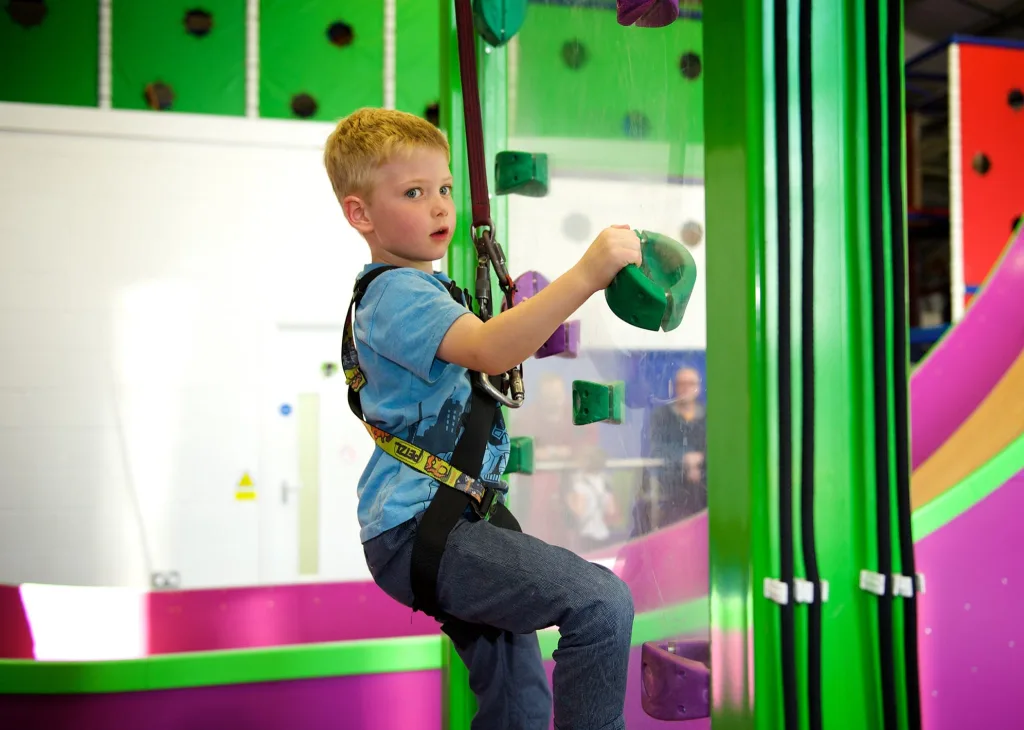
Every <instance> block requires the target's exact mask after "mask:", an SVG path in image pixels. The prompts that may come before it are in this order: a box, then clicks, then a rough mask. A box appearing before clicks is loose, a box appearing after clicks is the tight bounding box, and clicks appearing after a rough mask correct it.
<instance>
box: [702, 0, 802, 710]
mask: <svg viewBox="0 0 1024 730" xmlns="http://www.w3.org/2000/svg"><path fill="white" fill-rule="evenodd" d="M764 1H765V0H719V1H718V2H713V3H708V4H707V6H706V7H705V8H704V57H705V66H706V68H707V72H706V76H705V77H704V82H705V86H706V88H707V90H708V94H707V98H706V99H705V107H704V109H705V121H704V128H705V129H706V130H707V131H706V135H705V142H704V144H705V152H706V158H705V163H704V164H705V168H706V171H707V180H706V186H705V188H706V211H707V212H706V220H707V224H706V229H707V237H708V238H707V240H708V242H709V243H708V246H707V261H706V264H705V265H706V267H707V283H708V286H707V333H708V343H707V371H708V389H709V391H711V392H714V394H715V397H714V398H713V399H711V400H709V403H708V406H709V407H708V414H707V439H708V441H707V465H708V467H707V472H708V529H709V545H708V555H709V562H710V565H709V569H710V576H709V577H710V586H709V602H710V607H711V637H712V641H711V683H712V686H713V687H716V688H717V689H716V691H715V701H714V702H713V704H712V707H711V725H712V727H713V728H714V729H715V730H753V729H754V728H756V729H757V730H769V728H780V727H783V724H782V722H781V714H780V713H781V710H780V704H779V700H780V696H779V695H780V687H781V682H780V677H779V674H780V672H779V646H778V619H777V612H776V610H775V607H774V606H773V605H772V604H770V603H768V602H767V601H764V600H762V599H761V598H760V596H761V585H762V581H763V579H764V577H765V576H768V575H773V574H775V573H776V572H777V568H776V567H775V566H776V565H777V553H776V552H775V550H774V548H773V544H774V542H775V540H774V537H773V535H772V525H773V524H775V523H776V522H777V519H776V518H775V516H774V512H775V510H774V508H773V504H774V502H775V500H776V496H775V493H776V489H777V486H776V485H775V483H774V478H773V476H772V469H773V465H772V463H771V456H770V454H769V444H768V434H769V432H770V431H771V430H772V428H773V427H774V423H775V422H776V418H777V416H776V414H775V412H774V410H773V408H772V404H770V403H769V401H768V397H767V390H768V351H767V347H766V340H767V336H768V323H767V321H766V315H767V313H766V311H765V307H764V298H765V297H763V296H760V295H759V293H760V292H766V284H767V279H768V272H767V271H766V270H765V237H766V236H767V222H766V219H765V216H766V207H767V205H768V201H767V200H766V195H767V193H766V191H765V165H766V154H767V153H766V150H765V135H766V131H765V127H766V124H767V120H766V116H767V110H766V109H765V103H766V94H765V89H764V83H763V78H764V75H765V73H766V71H765V67H766V66H767V67H769V68H770V66H771V64H770V62H769V60H768V49H767V48H765V39H764V36H765V35H766V33H765V30H764V25H763V22H764V19H763V4H764ZM769 15H770V14H769ZM711 241H715V242H716V243H715V245H711V243H710V242H711ZM755 687H756V690H755ZM755 691H756V695H757V701H756V703H755V701H754V695H755Z"/></svg>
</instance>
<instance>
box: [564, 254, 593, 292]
mask: <svg viewBox="0 0 1024 730" xmlns="http://www.w3.org/2000/svg"><path fill="white" fill-rule="evenodd" d="M566 274H567V275H568V276H569V277H570V278H572V279H573V281H574V282H575V283H576V284H577V285H578V286H580V287H581V288H582V289H583V290H584V291H585V292H586V296H587V297H588V298H589V297H591V296H592V295H594V294H596V293H597V292H598V291H600V290H601V286H600V285H599V284H596V283H595V282H594V277H592V276H591V275H590V274H589V273H588V272H587V269H586V266H585V265H584V263H583V261H577V262H576V263H575V264H574V265H573V267H572V268H571V269H569V271H567V272H566Z"/></svg>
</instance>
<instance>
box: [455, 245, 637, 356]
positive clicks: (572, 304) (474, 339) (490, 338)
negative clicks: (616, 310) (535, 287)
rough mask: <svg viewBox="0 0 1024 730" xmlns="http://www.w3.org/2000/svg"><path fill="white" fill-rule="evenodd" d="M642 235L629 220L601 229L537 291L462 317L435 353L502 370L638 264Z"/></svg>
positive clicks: (545, 338)
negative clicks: (507, 305) (491, 311)
mask: <svg viewBox="0 0 1024 730" xmlns="http://www.w3.org/2000/svg"><path fill="white" fill-rule="evenodd" d="M640 261H641V257H640V239H639V238H637V236H636V234H635V233H633V232H632V231H631V230H629V228H628V226H613V227H611V228H606V229H605V230H603V231H602V232H601V233H600V234H599V235H598V237H597V238H596V239H595V240H594V242H593V243H592V244H591V245H590V248H588V249H587V252H586V253H585V254H583V258H581V259H580V260H579V262H577V263H576V265H575V266H573V267H572V268H571V269H569V271H567V272H566V273H564V274H562V276H560V277H558V278H557V279H555V280H554V281H553V282H551V283H550V284H549V285H548V286H546V287H544V288H543V289H542V290H541V291H540V292H539V293H538V294H537V295H536V296H533V297H530V298H529V299H527V300H526V301H524V302H522V303H520V304H517V305H516V306H514V307H512V308H511V309H509V310H507V311H505V312H501V313H500V314H498V315H496V316H495V317H494V318H492V319H490V320H488V321H487V322H481V321H480V320H479V319H477V318H476V317H460V318H459V319H458V320H456V321H455V323H454V324H453V325H452V326H451V327H450V328H449V329H448V332H447V334H446V335H445V337H444V339H443V340H442V341H441V345H440V347H439V348H438V350H437V356H438V358H440V359H441V360H444V361H446V362H450V363H455V364H456V365H461V366H462V367H465V368H468V369H469V370H476V371H478V372H482V373H486V374H487V375H500V374H501V373H504V372H506V371H507V370H510V369H511V368H514V367H515V366H516V365H518V364H519V363H521V362H523V361H524V360H526V359H527V358H529V357H530V356H531V355H533V354H534V353H535V352H536V351H537V350H539V349H540V346H541V345H543V344H544V343H545V342H547V340H548V338H549V337H551V335H552V334H553V333H554V331H555V330H556V329H558V325H560V324H562V323H563V322H564V321H565V320H567V319H568V318H569V317H571V316H572V314H573V312H575V311H576V310H577V309H579V308H580V307H581V306H582V305H583V303H584V302H586V301H587V299H589V298H590V297H591V295H593V294H594V292H597V291H600V290H601V289H604V288H605V287H607V286H608V284H609V283H610V282H611V280H612V279H613V278H614V277H615V275H616V274H617V273H619V271H620V270H621V269H622V268H623V267H625V266H627V265H628V264H639V263H640Z"/></svg>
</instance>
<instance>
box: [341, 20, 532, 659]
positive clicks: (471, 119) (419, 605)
mask: <svg viewBox="0 0 1024 730" xmlns="http://www.w3.org/2000/svg"><path fill="white" fill-rule="evenodd" d="M471 3H472V0H456V2H455V19H456V28H457V32H458V42H459V66H460V69H461V75H462V91H463V107H464V112H465V127H466V147H467V153H468V160H469V182H470V195H471V200H472V215H473V222H472V225H471V228H470V231H471V235H472V239H473V245H474V247H475V248H476V252H477V268H476V303H477V312H474V314H475V315H476V316H478V317H479V318H480V319H481V320H483V321H485V322H486V321H487V320H488V319H490V318H491V316H492V311H493V302H492V298H491V297H492V294H491V267H493V268H494V273H495V274H496V275H497V277H498V284H499V286H500V288H501V291H502V294H503V295H504V297H503V298H504V301H503V303H502V308H503V309H505V308H511V307H512V306H513V304H514V302H513V297H514V295H515V292H516V286H515V283H514V282H513V281H512V277H511V276H510V275H509V273H508V269H506V267H505V259H504V256H503V255H502V252H501V247H500V246H499V245H498V244H497V242H496V239H495V226H494V222H493V221H492V220H491V210H490V203H489V197H488V192H487V171H486V168H485V157H484V144H483V129H482V119H481V114H480V93H479V88H478V85H477V84H478V82H477V72H476V51H475V40H476V39H475V37H474V22H473V9H472V4H471ZM395 268H397V267H395V266H379V267H376V268H374V269H372V270H370V271H368V272H366V273H365V274H364V275H362V276H361V277H359V279H358V280H357V281H356V285H355V289H354V290H353V294H352V300H351V302H350V304H349V308H348V313H347V314H346V317H345V331H344V334H343V336H342V353H341V360H342V367H343V368H344V371H345V382H346V383H347V384H348V386H349V391H348V400H349V407H350V408H351V409H352V412H353V413H355V415H356V416H357V417H358V418H359V420H360V421H362V422H363V425H364V426H365V427H366V430H367V432H368V433H369V434H370V436H371V437H372V438H373V440H374V443H375V444H376V445H377V447H378V448H380V449H381V450H382V451H384V452H385V453H387V454H389V455H390V456H392V457H394V458H395V459H396V460H398V461H400V462H401V463H403V464H405V465H406V466H408V467H410V468H412V469H415V470H416V471H418V472H420V473H421V474H424V475H426V476H428V477H430V478H431V479H433V480H435V481H436V482H437V484H438V489H437V492H436V493H435V494H434V497H433V498H432V499H431V500H430V504H429V506H428V507H427V510H426V512H425V513H424V515H423V518H422V520H421V522H420V525H419V527H418V528H417V530H416V538H415V541H414V543H413V550H412V561H411V562H412V565H411V573H410V578H411V582H412V590H413V610H414V611H423V613H425V614H427V615H428V616H432V617H433V618H434V619H436V620H437V621H439V622H441V630H442V631H444V632H445V633H446V634H447V635H448V636H449V637H451V639H452V641H453V642H454V643H455V645H456V646H459V647H464V646H468V645H469V644H470V643H472V642H473V641H475V640H476V639H478V638H479V637H485V638H487V639H488V640H490V641H494V640H496V639H497V638H498V636H500V634H501V631H500V630H499V629H496V628H494V627H493V626H485V625H482V624H474V623H469V622H466V621H463V620H461V619H457V618H455V617H453V616H450V615H448V614H447V613H445V612H444V611H443V610H442V609H441V607H440V605H439V603H438V596H437V578H438V572H439V570H440V568H441V559H442V557H443V555H444V550H445V546H446V544H447V541H448V536H449V534H450V533H451V531H452V529H454V527H455V525H456V523H457V522H458V521H459V519H461V518H462V517H463V516H464V515H466V514H467V512H468V511H469V510H472V512H473V513H475V514H476V515H477V517H479V518H480V519H483V520H487V521H488V522H490V523H491V524H492V525H494V526H496V527H499V528H503V529H508V530H514V531H516V532H522V528H521V527H520V525H519V522H518V521H517V520H516V518H515V517H514V516H513V515H512V513H511V512H510V511H509V510H508V508H507V507H505V505H504V504H503V503H502V502H501V501H499V500H498V498H497V495H498V493H497V490H496V489H495V488H494V487H492V486H489V485H487V484H485V483H484V482H483V480H482V479H481V478H480V474H481V471H482V467H483V461H484V456H485V454H486V450H487V444H488V441H489V439H490V437H491V434H492V433H493V431H495V430H496V429H501V430H504V427H505V423H504V418H503V416H502V414H501V410H500V409H499V408H498V404H499V403H500V404H502V405H505V406H508V407H509V408H518V407H519V406H521V405H522V404H523V401H524V400H525V397H526V391H525V388H524V385H523V366H522V363H520V364H519V365H517V366H516V367H514V368H512V369H511V370H509V371H508V372H506V373H504V374H502V375H500V376H494V377H492V376H489V375H485V374H484V373H480V372H476V371H472V370H467V377H468V378H469V381H470V398H469V402H468V403H467V414H468V415H467V416H466V417H465V419H464V423H463V428H462V434H461V435H460V436H459V437H458V440H457V441H456V443H455V448H454V451H453V452H452V456H451V459H450V460H447V461H446V460H445V459H442V458H441V457H439V456H437V455H436V454H431V453H429V452H427V451H425V450H424V449H422V448H420V447H418V446H416V445H414V444H412V443H410V442H409V441H406V440H405V439H402V438H399V437H398V436H395V435H394V434H390V433H388V432H386V431H384V430H382V429H380V428H377V427H376V426H373V425H371V424H370V423H368V422H367V421H366V419H365V417H364V414H363V409H362V405H361V403H360V396H359V392H360V391H361V390H362V389H363V387H365V385H366V376H365V375H364V373H363V372H362V370H361V369H360V367H359V357H358V352H357V351H356V341H355V334H354V330H353V318H354V317H355V313H356V310H357V308H358V307H359V302H360V301H361V300H362V298H363V295H364V294H365V293H366V290H367V288H368V287H369V286H370V284H371V283H372V282H373V281H374V280H375V279H376V278H377V277H378V276H381V275H384V274H386V273H387V272H388V271H391V270H393V269H395ZM447 288H448V292H449V294H450V295H451V296H452V298H453V299H455V301H457V302H459V303H460V304H462V305H464V306H466V307H467V309H468V310H469V311H470V312H473V306H472V297H470V296H469V293H468V292H466V291H464V290H461V289H459V287H458V285H457V284H456V283H455V282H454V281H453V282H451V283H450V284H448V285H447Z"/></svg>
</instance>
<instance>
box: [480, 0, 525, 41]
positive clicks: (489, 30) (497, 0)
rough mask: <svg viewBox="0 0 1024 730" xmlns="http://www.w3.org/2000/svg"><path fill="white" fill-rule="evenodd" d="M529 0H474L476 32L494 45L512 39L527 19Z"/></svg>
mask: <svg viewBox="0 0 1024 730" xmlns="http://www.w3.org/2000/svg"><path fill="white" fill-rule="evenodd" d="M526 2H527V0H473V20H474V23H473V24H474V26H475V27H476V32H477V33H479V34H480V35H481V36H482V37H483V39H484V40H485V41H487V42H488V43H490V44H491V45H492V46H503V45H505V44H506V43H508V42H509V41H510V40H512V36H514V35H515V34H516V33H518V32H519V29H520V28H522V27H523V22H524V21H525V20H526Z"/></svg>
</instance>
